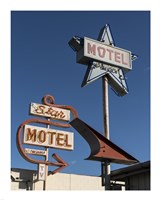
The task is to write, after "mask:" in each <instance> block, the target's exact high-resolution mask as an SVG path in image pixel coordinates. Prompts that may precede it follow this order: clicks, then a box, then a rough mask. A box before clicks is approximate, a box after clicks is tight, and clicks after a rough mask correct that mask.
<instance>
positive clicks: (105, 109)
mask: <svg viewBox="0 0 160 200" xmlns="http://www.w3.org/2000/svg"><path fill="white" fill-rule="evenodd" d="M102 90H103V116H104V136H105V137H106V138H107V139H109V99H108V79H107V77H106V76H103V77H102ZM103 165H104V167H105V170H104V171H103V172H102V173H104V172H105V190H110V162H107V161H105V162H104V164H103ZM103 175H104V174H103Z"/></svg>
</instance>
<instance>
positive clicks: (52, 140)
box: [23, 125, 74, 150]
mask: <svg viewBox="0 0 160 200" xmlns="http://www.w3.org/2000/svg"><path fill="white" fill-rule="evenodd" d="M23 143H24V144H30V145H37V146H44V147H51V148H57V149H63V150H73V148H74V134H73V132H68V131H62V130H56V129H48V128H43V127H37V126H31V125H25V127H24V137H23Z"/></svg>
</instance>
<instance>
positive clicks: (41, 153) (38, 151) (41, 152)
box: [25, 148, 47, 156]
mask: <svg viewBox="0 0 160 200" xmlns="http://www.w3.org/2000/svg"><path fill="white" fill-rule="evenodd" d="M25 153H27V154H31V155H36V156H46V155H47V152H46V151H44V150H41V149H29V148H25Z"/></svg>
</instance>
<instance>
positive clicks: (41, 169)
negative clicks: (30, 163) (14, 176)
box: [38, 164, 46, 181]
mask: <svg viewBox="0 0 160 200" xmlns="http://www.w3.org/2000/svg"><path fill="white" fill-rule="evenodd" d="M45 178H46V165H45V164H39V165H38V180H39V181H45Z"/></svg>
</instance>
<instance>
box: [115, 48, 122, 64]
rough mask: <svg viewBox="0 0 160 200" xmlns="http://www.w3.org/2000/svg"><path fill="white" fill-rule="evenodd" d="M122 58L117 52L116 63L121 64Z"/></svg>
mask: <svg viewBox="0 0 160 200" xmlns="http://www.w3.org/2000/svg"><path fill="white" fill-rule="evenodd" d="M120 59H121V56H120V53H119V52H117V51H116V52H115V62H118V63H120V62H121V60H120Z"/></svg>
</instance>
